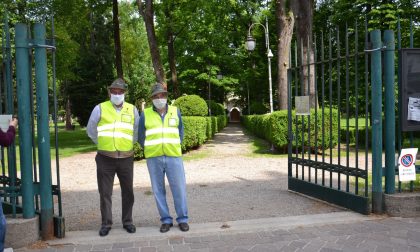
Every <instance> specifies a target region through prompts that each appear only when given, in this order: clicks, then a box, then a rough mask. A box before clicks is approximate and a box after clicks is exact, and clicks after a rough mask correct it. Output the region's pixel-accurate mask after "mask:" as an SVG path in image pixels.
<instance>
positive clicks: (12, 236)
mask: <svg viewBox="0 0 420 252" xmlns="http://www.w3.org/2000/svg"><path fill="white" fill-rule="evenodd" d="M6 222H7V227H6V241H5V246H4V247H5V248H13V249H17V248H22V247H25V246H28V245H31V244H33V243H34V242H36V241H38V240H39V217H38V215H35V217H34V218H32V219H23V218H22V217H19V216H18V217H17V218H7V215H6Z"/></svg>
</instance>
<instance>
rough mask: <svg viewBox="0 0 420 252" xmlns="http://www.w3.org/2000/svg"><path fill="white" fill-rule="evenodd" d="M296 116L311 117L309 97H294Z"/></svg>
mask: <svg viewBox="0 0 420 252" xmlns="http://www.w3.org/2000/svg"><path fill="white" fill-rule="evenodd" d="M295 110H296V115H311V108H310V106H309V96H295Z"/></svg>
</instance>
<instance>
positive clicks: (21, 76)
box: [15, 24, 35, 219]
mask: <svg viewBox="0 0 420 252" xmlns="http://www.w3.org/2000/svg"><path fill="white" fill-rule="evenodd" d="M15 29H16V35H15V37H16V41H15V44H16V76H17V77H16V81H17V97H18V117H19V146H20V149H19V150H20V170H21V173H22V176H21V178H22V206H23V218H25V219H30V218H33V217H34V216H35V209H34V192H33V172H32V155H31V153H32V135H31V132H32V130H31V128H32V127H31V122H32V117H31V111H30V108H31V106H30V97H29V94H30V88H31V86H30V82H29V72H30V71H29V68H30V66H29V44H28V27H27V25H26V24H16V28H15Z"/></svg>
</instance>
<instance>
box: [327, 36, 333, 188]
mask: <svg viewBox="0 0 420 252" xmlns="http://www.w3.org/2000/svg"><path fill="white" fill-rule="evenodd" d="M328 37H329V40H328V41H329V42H328V45H329V46H328V49H329V52H328V70H329V71H328V72H329V73H330V74H329V76H328V77H329V96H330V97H329V102H330V104H329V105H330V132H329V133H330V146H329V147H330V164H332V163H333V151H332V148H333V146H332V42H331V40H332V36H331V30H330V33H329V36H328ZM330 188H332V170H331V169H330Z"/></svg>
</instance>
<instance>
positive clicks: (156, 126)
mask: <svg viewBox="0 0 420 252" xmlns="http://www.w3.org/2000/svg"><path fill="white" fill-rule="evenodd" d="M144 124H145V128H146V133H145V135H146V137H145V140H144V156H145V157H146V158H150V157H159V156H170V157H180V156H182V151H181V140H180V137H179V129H178V126H179V117H178V110H177V108H176V107H174V106H168V111H167V113H166V115H165V118H164V119H163V121H162V118H161V117H160V115H159V113H158V112H156V111H154V110H153V108H152V107H150V108H147V109H145V110H144Z"/></svg>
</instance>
